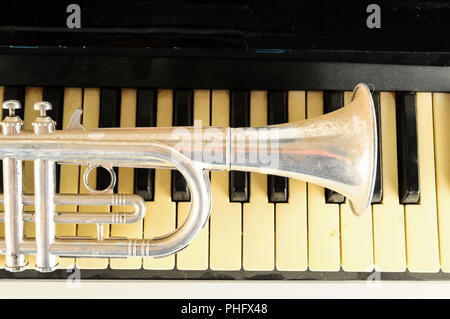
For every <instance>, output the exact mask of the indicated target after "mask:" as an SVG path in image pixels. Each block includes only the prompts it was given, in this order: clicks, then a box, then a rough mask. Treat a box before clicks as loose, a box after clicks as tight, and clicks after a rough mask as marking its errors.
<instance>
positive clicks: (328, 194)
mask: <svg viewBox="0 0 450 319" xmlns="http://www.w3.org/2000/svg"><path fill="white" fill-rule="evenodd" d="M343 106H344V94H343V92H341V91H325V92H324V94H323V112H324V114H326V113H330V112H333V111H336V110H338V109H340V108H341V107H343ZM344 201H345V197H344V196H343V195H341V194H339V193H337V192H335V191H333V190H331V189H328V188H325V202H326V203H328V204H342V203H344Z"/></svg>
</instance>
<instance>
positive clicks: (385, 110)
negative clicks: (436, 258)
mask: <svg viewBox="0 0 450 319" xmlns="http://www.w3.org/2000/svg"><path fill="white" fill-rule="evenodd" d="M380 111H381V139H382V141H381V147H382V161H383V165H382V166H383V199H382V203H381V204H377V205H373V206H372V209H373V241H374V243H373V244H374V259H375V270H376V271H405V269H406V248H405V247H406V246H405V223H404V211H403V206H402V205H400V204H399V200H398V174H397V146H396V145H395V144H396V141H397V139H396V134H397V133H396V127H395V124H396V120H395V115H396V107H395V96H394V94H393V93H383V92H381V93H380Z"/></svg>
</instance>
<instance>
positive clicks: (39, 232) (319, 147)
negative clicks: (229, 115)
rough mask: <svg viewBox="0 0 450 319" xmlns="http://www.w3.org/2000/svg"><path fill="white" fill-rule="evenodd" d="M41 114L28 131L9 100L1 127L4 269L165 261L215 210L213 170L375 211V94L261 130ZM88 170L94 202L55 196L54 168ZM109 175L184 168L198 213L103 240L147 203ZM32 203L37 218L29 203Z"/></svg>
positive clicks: (358, 93)
mask: <svg viewBox="0 0 450 319" xmlns="http://www.w3.org/2000/svg"><path fill="white" fill-rule="evenodd" d="M34 107H35V109H36V110H39V111H40V116H39V117H37V118H36V120H35V121H34V122H33V123H32V125H33V131H24V130H22V127H23V121H22V120H21V119H20V118H19V117H18V116H16V115H15V110H16V109H18V108H20V103H19V102H18V101H5V102H4V103H3V108H5V109H8V110H9V116H6V117H5V119H4V120H3V121H2V122H1V125H2V132H3V134H2V135H1V136H0V158H1V159H2V160H3V181H4V194H3V196H2V197H1V198H0V200H1V203H3V204H4V212H1V213H0V221H3V222H4V224H5V237H4V238H2V239H0V253H1V254H5V255H6V266H5V268H6V269H7V270H9V271H22V270H24V269H25V268H26V266H27V255H35V256H36V265H35V269H36V270H38V271H40V272H50V271H53V270H55V269H56V268H57V267H58V263H57V257H58V256H59V257H105V258H114V257H118V258H125V257H132V256H140V257H162V256H167V255H170V254H173V253H176V252H178V251H179V250H181V249H183V248H184V247H186V246H187V245H188V244H189V243H190V242H191V240H192V239H193V238H194V237H195V236H196V234H197V233H198V232H199V231H200V230H201V228H202V227H203V226H204V225H205V223H206V222H207V220H208V218H209V215H210V212H211V185H210V182H209V178H208V175H207V174H206V171H210V170H237V171H248V172H256V173H263V174H273V175H280V176H285V177H291V178H296V179H301V180H304V181H307V182H310V183H314V184H319V185H321V186H324V187H327V188H330V189H332V190H335V191H337V192H339V193H341V194H343V195H344V196H346V197H347V198H348V199H349V203H350V205H351V208H352V210H353V212H354V213H355V214H356V215H361V214H363V213H364V212H365V211H366V210H367V208H368V207H369V205H370V202H371V198H372V193H373V187H374V182H375V173H376V165H375V163H376V158H377V148H376V145H377V132H376V130H377V129H376V128H377V125H376V118H375V111H374V106H373V101H372V96H371V93H370V90H369V89H368V88H367V86H366V85H364V84H359V85H357V86H356V88H355V90H354V91H353V99H352V102H351V103H350V104H348V105H347V106H345V107H344V108H342V109H339V110H337V111H335V112H333V113H329V114H326V115H323V116H320V117H316V118H313V119H308V120H304V121H299V122H294V123H287V124H281V125H273V126H267V127H259V128H251V127H248V128H222V127H215V128H213V127H196V126H194V127H182V128H180V127H176V128H175V127H167V128H161V127H154V128H102V129H92V130H86V129H85V128H84V127H83V126H82V124H81V121H80V120H81V115H82V111H81V110H79V109H78V110H76V111H75V112H74V114H73V116H72V120H71V122H70V125H69V127H68V128H67V129H66V130H61V131H57V130H55V122H54V121H53V120H52V119H51V118H50V117H49V116H47V115H46V111H47V110H50V109H51V105H50V104H49V103H48V102H38V103H36V104H35V106H34ZM23 161H33V162H34V190H35V194H34V195H26V194H23V188H22V185H23V183H22V177H23V176H22V164H23ZM56 163H58V164H72V165H87V166H88V168H87V169H86V171H85V173H84V183H85V186H86V187H87V189H88V190H89V191H90V194H86V195H67V194H56V193H55V166H56ZM96 167H103V168H105V169H107V170H108V172H109V173H110V176H111V183H110V185H109V186H108V187H107V188H106V189H104V190H97V189H95V188H94V187H92V186H91V185H90V184H89V181H88V176H89V174H90V172H91V171H92V169H94V168H96ZM112 167H137V168H169V169H177V170H179V171H180V172H181V173H182V174H183V175H184V177H185V179H186V181H187V183H188V186H189V189H190V192H191V207H190V211H189V214H188V217H187V218H186V220H185V221H184V223H183V224H182V225H181V226H180V227H179V228H177V229H176V230H175V231H173V232H171V233H169V234H166V235H164V236H161V237H155V238H151V239H126V238H103V234H102V231H101V229H102V227H101V226H102V224H127V223H135V222H138V221H139V220H141V219H143V218H144V216H145V203H144V200H143V199H142V198H141V197H140V196H137V195H125V194H113V192H112V190H113V187H114V185H115V183H116V176H115V173H114V170H113V169H112ZM30 204H34V206H35V211H34V212H24V205H30ZM57 204H73V205H115V206H132V207H133V211H132V212H112V213H101V212H98V213H79V212H57V211H55V205H57ZM27 221H30V222H34V223H35V230H36V236H35V238H34V239H30V238H25V237H24V222H27ZM56 223H78V224H80V223H91V224H97V225H98V236H97V238H91V237H89V238H86V237H57V236H56V235H55V224H56Z"/></svg>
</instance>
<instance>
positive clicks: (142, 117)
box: [134, 89, 157, 201]
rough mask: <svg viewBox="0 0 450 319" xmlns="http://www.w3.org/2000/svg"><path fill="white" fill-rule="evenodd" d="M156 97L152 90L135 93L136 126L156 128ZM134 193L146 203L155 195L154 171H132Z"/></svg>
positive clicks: (138, 169)
mask: <svg viewBox="0 0 450 319" xmlns="http://www.w3.org/2000/svg"><path fill="white" fill-rule="evenodd" d="M156 96H157V92H156V90H154V89H139V90H138V92H137V105H136V126H137V127H151V126H156ZM134 193H135V194H136V195H139V196H141V197H142V198H143V199H144V200H146V201H152V200H153V199H154V195H155V170H154V169H148V168H136V169H135V170H134Z"/></svg>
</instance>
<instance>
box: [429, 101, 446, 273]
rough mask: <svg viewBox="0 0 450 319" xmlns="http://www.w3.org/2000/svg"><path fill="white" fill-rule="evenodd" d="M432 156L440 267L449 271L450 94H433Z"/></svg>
mask: <svg viewBox="0 0 450 319" xmlns="http://www.w3.org/2000/svg"><path fill="white" fill-rule="evenodd" d="M433 111H434V116H433V119H434V156H435V163H436V195H437V209H438V222H439V246H440V247H439V248H440V256H441V269H442V271H444V272H450V209H449V207H450V144H449V141H450V130H449V127H450V94H449V93H434V94H433Z"/></svg>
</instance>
